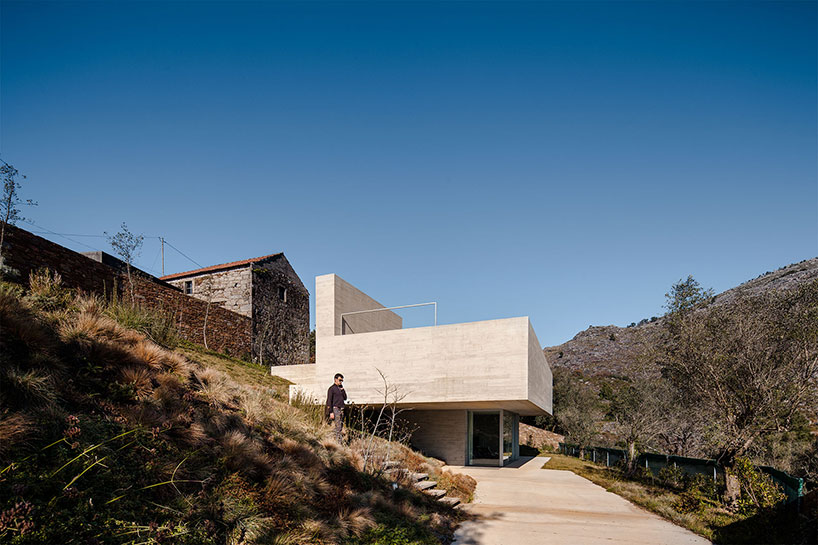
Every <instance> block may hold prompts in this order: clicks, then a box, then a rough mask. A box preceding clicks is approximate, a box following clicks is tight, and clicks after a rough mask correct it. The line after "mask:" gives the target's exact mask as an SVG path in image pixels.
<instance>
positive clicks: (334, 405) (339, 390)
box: [327, 373, 347, 443]
mask: <svg viewBox="0 0 818 545" xmlns="http://www.w3.org/2000/svg"><path fill="white" fill-rule="evenodd" d="M346 398H347V392H346V390H344V375H342V374H341V373H336V374H335V384H333V385H332V386H330V387H329V390H327V412H329V419H330V420H334V421H335V439H337V440H338V442H339V443H341V442H343V435H341V432H342V431H343V427H344V401H346Z"/></svg>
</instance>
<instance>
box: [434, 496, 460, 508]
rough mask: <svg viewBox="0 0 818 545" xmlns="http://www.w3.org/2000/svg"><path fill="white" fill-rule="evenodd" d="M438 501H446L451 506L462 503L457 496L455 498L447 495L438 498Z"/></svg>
mask: <svg viewBox="0 0 818 545" xmlns="http://www.w3.org/2000/svg"><path fill="white" fill-rule="evenodd" d="M437 501H439V502H441V503H445V504H446V505H448V506H449V507H456V506H458V505H460V500H459V499H457V498H453V497H451V496H446V497H444V498H438V499H437Z"/></svg>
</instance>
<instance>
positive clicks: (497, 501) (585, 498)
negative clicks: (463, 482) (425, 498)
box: [448, 458, 710, 545]
mask: <svg viewBox="0 0 818 545" xmlns="http://www.w3.org/2000/svg"><path fill="white" fill-rule="evenodd" d="M547 460H548V458H526V459H524V460H521V461H520V462H518V463H517V464H516V465H517V467H504V468H496V467H494V468H487V467H486V468H483V467H449V468H448V469H450V470H452V471H458V472H462V473H467V474H469V475H471V476H472V477H474V478H475V479H477V491H476V495H475V502H474V503H472V504H469V505H467V506H465V507H464V509H466V510H468V511H469V512H470V513H473V514H475V515H477V516H478V519H477V520H475V521H471V522H467V523H465V524H463V525H461V527H460V528H459V529H458V531H457V534H456V539H455V544H456V545H529V544H530V545H549V544H554V545H572V544H583V545H595V544H602V543H604V544H606V545H612V544H619V543H621V544H629V545H631V544H645V545H648V544H650V545H705V544H708V543H710V542H709V541H707V540H706V539H704V538H703V537H700V536H698V535H696V534H694V533H692V532H690V531H688V530H685V529H684V528H681V527H679V526H676V525H674V524H672V523H670V522H667V521H666V520H664V519H662V518H661V517H659V516H657V515H654V514H652V513H649V512H647V511H644V510H643V509H640V508H638V507H636V506H634V505H633V504H631V503H630V502H628V501H626V500H625V499H623V498H621V497H619V496H617V495H616V494H613V493H611V492H608V491H606V490H605V489H604V488H602V487H600V486H597V485H595V484H593V483H592V482H590V481H588V480H587V479H583V478H582V477H580V476H578V475H575V474H573V473H571V472H570V471H555V470H548V469H540V468H541V467H542V466H543V464H544V463H545V462H546V461H547Z"/></svg>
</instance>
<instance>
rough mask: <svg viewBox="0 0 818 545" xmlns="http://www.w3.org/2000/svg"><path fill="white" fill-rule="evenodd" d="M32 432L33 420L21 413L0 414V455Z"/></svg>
mask: <svg viewBox="0 0 818 545" xmlns="http://www.w3.org/2000/svg"><path fill="white" fill-rule="evenodd" d="M33 432H34V419H33V418H31V417H30V416H28V415H26V414H24V413H21V412H16V413H5V414H0V455H3V454H5V453H6V452H8V451H9V450H10V449H11V447H13V446H14V445H16V444H17V443H19V442H21V441H24V440H25V439H26V438H27V437H29V436H30V435H31V434H32V433H33Z"/></svg>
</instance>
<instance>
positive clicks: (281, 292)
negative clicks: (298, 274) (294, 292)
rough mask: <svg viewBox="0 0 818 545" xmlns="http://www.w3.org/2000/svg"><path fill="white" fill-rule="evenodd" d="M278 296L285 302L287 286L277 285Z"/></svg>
mask: <svg viewBox="0 0 818 545" xmlns="http://www.w3.org/2000/svg"><path fill="white" fill-rule="evenodd" d="M278 298H279V299H281V300H282V301H284V302H285V303H286V302H287V288H282V287H281V286H279V287H278Z"/></svg>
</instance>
